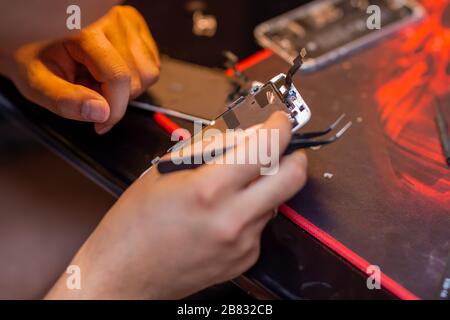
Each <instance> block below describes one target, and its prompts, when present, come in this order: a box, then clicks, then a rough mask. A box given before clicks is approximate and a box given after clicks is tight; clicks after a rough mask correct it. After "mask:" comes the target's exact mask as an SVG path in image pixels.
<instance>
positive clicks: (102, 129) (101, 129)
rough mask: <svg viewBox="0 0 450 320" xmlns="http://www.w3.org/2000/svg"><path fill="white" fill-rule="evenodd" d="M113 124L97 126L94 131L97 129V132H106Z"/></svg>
mask: <svg viewBox="0 0 450 320" xmlns="http://www.w3.org/2000/svg"><path fill="white" fill-rule="evenodd" d="M112 127H113V126H112V125H111V126H105V127H100V128H99V127H97V128H96V130H95V131H97V133H98V134H104V133H106V132H108V131H109V130H111V128H112Z"/></svg>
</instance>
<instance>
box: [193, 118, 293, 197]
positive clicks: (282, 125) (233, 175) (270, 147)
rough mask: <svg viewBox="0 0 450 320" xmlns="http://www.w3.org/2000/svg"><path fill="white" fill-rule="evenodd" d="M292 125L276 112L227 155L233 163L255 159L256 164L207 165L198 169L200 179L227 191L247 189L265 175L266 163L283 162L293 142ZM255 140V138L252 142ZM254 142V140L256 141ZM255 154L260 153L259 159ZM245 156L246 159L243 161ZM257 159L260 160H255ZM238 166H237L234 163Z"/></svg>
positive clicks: (248, 162) (249, 162)
mask: <svg viewBox="0 0 450 320" xmlns="http://www.w3.org/2000/svg"><path fill="white" fill-rule="evenodd" d="M291 129H292V125H291V123H290V122H289V120H288V118H287V116H286V114H285V113H284V112H275V113H274V114H273V115H272V116H271V117H270V118H269V119H268V120H267V121H266V122H265V123H264V124H263V125H262V126H261V127H260V128H258V129H257V130H255V131H254V132H253V133H252V134H250V135H247V137H246V139H245V140H244V141H243V142H242V143H240V144H239V145H237V146H236V147H235V148H234V149H233V150H229V151H227V152H226V154H225V159H226V157H228V156H229V157H230V159H234V160H236V161H237V160H238V159H239V158H240V159H241V160H250V159H251V158H252V157H253V158H254V160H255V159H256V160H257V161H256V163H255V161H253V164H252V163H251V162H252V161H243V163H242V164H225V165H224V164H212V165H206V166H203V167H201V168H200V169H198V170H197V171H198V174H199V179H202V180H203V181H204V182H205V184H208V183H209V184H210V182H211V181H215V183H216V184H220V187H221V188H222V189H223V190H224V191H226V190H230V189H231V190H232V189H240V188H243V187H245V186H247V185H248V184H249V183H250V182H251V181H253V180H254V179H255V178H257V177H259V176H260V175H261V169H262V167H263V165H270V164H269V163H263V162H265V161H263V160H269V161H270V162H272V161H279V158H280V155H281V154H282V153H283V152H284V150H285V149H286V147H287V145H288V143H289V141H290V138H291ZM249 136H251V137H252V138H250V137H249ZM252 139H253V140H252ZM269 151H270V153H273V154H270V155H268V156H269V157H268V159H262V156H261V155H262V154H267V153H268V152H269ZM255 153H257V154H256V155H255ZM243 156H245V158H246V159H242V157H243ZM255 156H256V158H255ZM234 163H235V162H234Z"/></svg>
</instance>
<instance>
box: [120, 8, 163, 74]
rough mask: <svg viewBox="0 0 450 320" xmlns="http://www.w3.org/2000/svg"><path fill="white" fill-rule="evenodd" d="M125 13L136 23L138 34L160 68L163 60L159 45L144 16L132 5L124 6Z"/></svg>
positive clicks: (129, 19)
mask: <svg viewBox="0 0 450 320" xmlns="http://www.w3.org/2000/svg"><path fill="white" fill-rule="evenodd" d="M122 8H123V11H124V13H125V14H126V15H127V16H128V19H127V21H129V22H130V23H132V24H134V28H135V29H137V34H138V35H139V36H140V38H141V40H142V42H143V44H144V46H145V47H146V49H147V51H148V54H149V55H150V56H151V57H152V60H153V61H154V62H155V64H156V67H157V68H159V67H160V65H161V61H160V58H159V52H158V47H157V45H156V42H155V40H154V38H153V36H152V35H151V33H150V30H149V28H148V26H147V23H146V22H145V19H144V17H142V15H141V14H140V13H139V11H137V10H136V9H135V8H133V7H131V6H122Z"/></svg>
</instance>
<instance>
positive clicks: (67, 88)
mask: <svg viewBox="0 0 450 320" xmlns="http://www.w3.org/2000/svg"><path fill="white" fill-rule="evenodd" d="M30 71H32V72H29V73H28V74H30V75H31V76H29V77H28V81H19V83H16V85H17V87H18V88H19V90H20V91H21V92H22V94H23V95H24V96H25V97H27V98H28V99H30V100H31V101H33V102H35V103H37V104H39V105H41V106H43V107H44V108H46V109H48V110H50V111H52V112H53V113H56V114H58V115H60V116H62V117H64V118H67V119H72V120H79V121H89V122H97V123H102V122H105V121H106V120H107V119H108V118H109V113H110V109H109V105H108V102H107V101H106V100H105V98H103V97H102V96H101V95H100V94H99V93H97V92H95V91H94V90H91V89H89V88H87V87H84V86H81V85H78V84H73V83H70V82H68V81H66V80H64V79H62V78H60V77H58V76H57V75H55V74H54V73H53V72H51V71H50V70H49V69H48V68H47V67H46V66H45V65H44V64H43V63H42V62H41V61H37V62H36V63H34V65H33V70H30Z"/></svg>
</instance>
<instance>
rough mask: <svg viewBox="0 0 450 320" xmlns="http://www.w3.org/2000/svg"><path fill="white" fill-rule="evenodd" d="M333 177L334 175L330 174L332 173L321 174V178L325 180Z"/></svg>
mask: <svg viewBox="0 0 450 320" xmlns="http://www.w3.org/2000/svg"><path fill="white" fill-rule="evenodd" d="M333 176H334V174H332V173H330V172H324V173H323V177H324V178H325V179H329V180H331V179H333Z"/></svg>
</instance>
